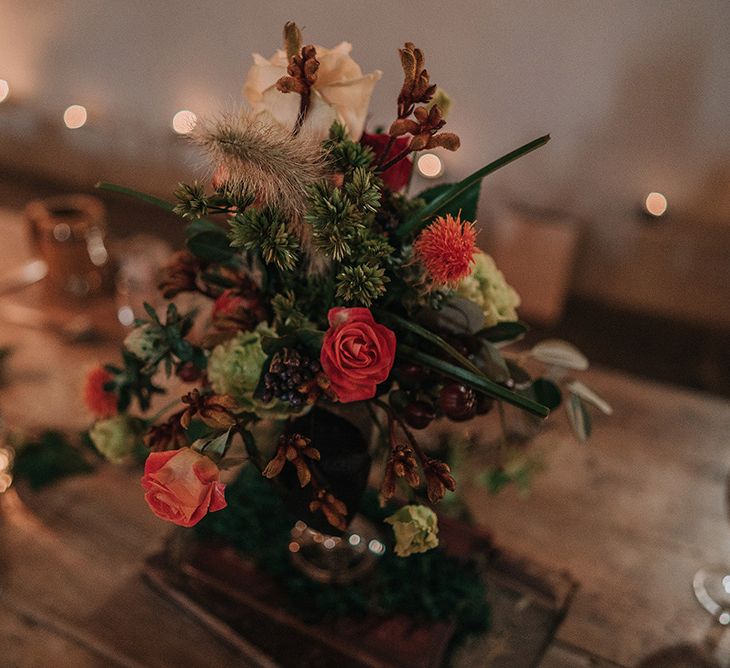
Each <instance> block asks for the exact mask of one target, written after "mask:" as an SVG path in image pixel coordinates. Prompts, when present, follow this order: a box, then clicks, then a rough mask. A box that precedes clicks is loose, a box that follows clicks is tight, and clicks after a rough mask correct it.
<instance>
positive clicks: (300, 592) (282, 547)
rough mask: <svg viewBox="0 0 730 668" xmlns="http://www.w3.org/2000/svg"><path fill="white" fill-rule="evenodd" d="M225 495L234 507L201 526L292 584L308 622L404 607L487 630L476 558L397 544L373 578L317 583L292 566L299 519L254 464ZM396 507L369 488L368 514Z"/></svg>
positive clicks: (375, 517)
mask: <svg viewBox="0 0 730 668" xmlns="http://www.w3.org/2000/svg"><path fill="white" fill-rule="evenodd" d="M226 498H227V500H228V508H226V509H225V510H222V511H220V512H218V513H211V514H209V515H208V516H206V517H205V518H204V519H203V521H201V522H200V524H198V525H197V527H196V529H195V531H196V533H197V534H198V536H200V537H201V538H206V537H212V536H216V537H222V538H224V539H225V540H226V541H227V542H229V543H230V544H232V545H233V546H234V547H235V548H236V549H238V550H239V551H240V552H242V553H243V554H245V555H247V556H249V557H251V558H253V559H254V560H255V561H256V563H257V565H258V567H259V568H261V569H262V570H264V571H266V572H268V573H269V574H271V575H272V576H274V577H276V579H277V581H278V582H279V583H281V585H282V586H283V587H284V588H285V589H286V591H287V594H288V598H289V601H290V604H291V606H290V607H291V610H292V612H294V613H295V614H297V615H299V616H300V617H302V618H303V619H304V620H305V621H309V622H317V621H321V620H325V619H327V618H336V617H342V616H360V615H365V614H367V613H370V612H376V613H380V614H383V615H389V614H398V613H401V614H405V615H408V616H410V617H413V618H414V619H417V620H423V621H432V620H448V621H453V622H455V623H456V625H457V635H458V636H460V637H463V636H464V635H467V634H469V633H478V632H484V631H486V630H487V628H488V624H489V608H488V605H487V603H486V591H485V586H484V583H483V581H482V579H481V577H480V576H479V573H478V570H477V567H476V564H475V563H474V562H473V561H471V560H461V559H456V558H454V557H451V556H448V555H447V554H446V553H445V552H444V551H443V550H441V549H440V548H437V549H434V550H431V551H429V552H426V553H425V554H418V555H413V556H411V557H408V558H405V559H404V558H401V557H398V556H396V555H395V553H394V552H393V550H392V546H391V549H389V550H388V552H387V553H386V554H385V555H384V556H383V557H382V558H381V559H380V561H379V563H378V566H377V568H376V570H375V571H374V572H373V574H372V575H371V576H370V577H368V578H366V579H364V580H362V581H359V582H355V583H352V584H350V585H326V584H321V583H317V582H314V581H312V580H311V579H309V578H308V577H306V576H305V575H303V574H302V573H300V572H299V571H298V570H296V569H295V568H294V567H293V566H292V565H291V563H290V561H289V552H288V550H287V544H288V543H289V540H290V538H289V532H290V530H291V527H292V524H293V522H294V519H293V518H292V517H291V515H289V513H288V512H287V510H286V508H285V507H284V504H283V502H282V501H281V499H280V498H279V497H278V496H277V494H276V492H275V491H274V489H273V487H272V486H271V485H270V484H269V483H268V482H267V481H265V480H264V479H263V478H262V477H261V476H260V474H259V473H258V472H257V471H256V470H255V469H254V468H253V467H248V468H246V469H244V471H243V472H242V474H241V475H240V477H239V478H238V480H236V481H235V482H234V483H232V484H231V485H229V486H228V488H227V490H226ZM394 509H395V508H394V507H386V508H380V507H379V505H378V501H377V497H376V494H375V493H368V494H366V496H365V499H364V500H363V503H362V505H361V512H362V514H363V515H364V516H365V517H366V518H367V519H369V520H371V521H372V522H374V523H376V524H380V523H382V521H383V520H384V519H385V517H387V516H388V515H390V514H391V513H392V512H393V511H394ZM384 528H385V529H386V530H387V529H388V527H387V526H386V525H384Z"/></svg>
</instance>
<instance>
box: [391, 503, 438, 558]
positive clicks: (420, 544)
mask: <svg viewBox="0 0 730 668" xmlns="http://www.w3.org/2000/svg"><path fill="white" fill-rule="evenodd" d="M385 521H386V522H387V523H388V524H391V525H392V526H393V533H395V553H396V554H397V555H398V556H399V557H407V556H409V555H411V554H417V553H418V552H428V551H429V550H431V549H433V548H434V547H438V544H439V539H438V532H439V528H438V519H437V518H436V513H434V512H433V510H431V509H430V508H427V507H426V506H416V505H411V506H403V507H402V508H401V509H400V510H398V511H396V512H395V513H393V514H392V515H391V516H390V517H388V518H386V520H385Z"/></svg>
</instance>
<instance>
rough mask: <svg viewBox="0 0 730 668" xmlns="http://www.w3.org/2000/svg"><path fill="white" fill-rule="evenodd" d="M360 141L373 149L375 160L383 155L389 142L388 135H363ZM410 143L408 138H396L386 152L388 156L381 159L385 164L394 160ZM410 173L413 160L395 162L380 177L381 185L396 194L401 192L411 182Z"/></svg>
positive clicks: (405, 159)
mask: <svg viewBox="0 0 730 668" xmlns="http://www.w3.org/2000/svg"><path fill="white" fill-rule="evenodd" d="M360 141H361V142H362V143H363V144H365V146H369V147H370V148H371V149H373V151H375V157H376V159H378V160H380V157H381V156H382V155H383V152H384V151H385V149H386V147H387V146H388V142H389V141H390V135H385V134H380V135H371V134H368V133H365V134H364V135H363V136H362V139H361V140H360ZM410 141H411V138H410V137H398V138H397V139H396V140H395V141H394V142H393V145H392V146H391V148H390V151H388V155H387V156H386V157H385V158H384V159H383V162H387V161H388V160H390V159H391V158H394V157H395V156H396V155H398V154H399V153H401V152H402V151H404V150H405V149H406V148H407V147H408V144H409V143H410ZM412 171H413V160H411V159H410V158H408V157H406V158H403V159H402V160H399V161H398V162H396V163H395V164H394V165H393V166H392V167H389V168H388V169H386V170H385V171H384V172H383V173H382V174H381V175H380V178H381V179H383V183H385V185H386V186H387V187H388V188H390V189H391V190H393V191H394V192H397V191H398V190H402V189H403V188H405V187H406V186H407V185H408V182H409V181H410V180H411V172H412Z"/></svg>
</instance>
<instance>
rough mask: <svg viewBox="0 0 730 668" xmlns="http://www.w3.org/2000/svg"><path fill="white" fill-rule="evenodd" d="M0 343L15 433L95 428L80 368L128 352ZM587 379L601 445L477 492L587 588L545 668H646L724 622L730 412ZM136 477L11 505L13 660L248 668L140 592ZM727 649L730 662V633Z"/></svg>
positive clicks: (4, 550) (8, 499) (617, 379)
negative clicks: (706, 569)
mask: <svg viewBox="0 0 730 668" xmlns="http://www.w3.org/2000/svg"><path fill="white" fill-rule="evenodd" d="M5 220H6V224H10V223H7V221H8V220H9V219H8V218H7V217H6V218H5ZM0 223H2V217H1V216H0ZM0 231H1V230H0ZM2 254H3V251H0V261H1V260H2ZM112 315H113V314H112ZM3 344H12V345H13V346H14V347H15V349H16V352H15V354H14V356H13V358H12V360H11V364H10V381H11V384H10V385H9V386H8V387H5V388H2V389H0V411H2V413H3V415H4V417H5V418H6V420H7V421H8V422H9V424H10V425H11V426H13V427H15V428H33V427H40V426H53V427H58V428H65V429H79V428H82V427H83V426H85V425H86V424H87V422H88V417H87V416H86V415H85V414H84V410H83V408H82V407H81V405H80V403H79V400H78V392H79V388H80V384H81V381H82V378H83V373H84V369H85V367H86V366H88V365H89V364H91V363H93V361H94V360H95V359H100V360H101V359H107V358H109V356H110V355H113V354H114V349H115V348H116V344H117V342H116V341H107V342H106V343H103V344H101V345H97V346H88V345H83V346H68V345H65V344H62V343H61V342H59V341H58V340H57V339H56V338H55V337H54V336H53V335H52V334H50V333H47V332H43V331H33V332H31V331H28V330H24V329H21V328H18V327H15V326H10V325H3V324H0V345H3ZM585 381H586V382H587V383H588V384H589V385H591V386H592V387H593V388H594V389H595V390H596V391H598V392H599V393H600V394H602V395H603V396H604V397H605V398H606V399H607V400H608V401H609V402H610V403H611V404H612V405H613V406H614V409H615V415H614V416H613V417H612V418H604V417H602V416H598V417H597V418H596V421H595V430H594V438H593V440H592V441H591V444H590V445H589V446H580V445H578V444H577V443H575V442H574V441H573V440H572V439H571V438H570V436H569V435H568V430H567V428H566V426H565V420H564V419H563V417H561V418H560V419H557V420H556V421H555V423H556V427H555V428H553V429H550V430H548V431H546V432H545V433H544V434H543V435H541V436H540V441H541V443H542V444H543V446H544V447H546V448H549V449H550V456H549V459H548V463H549V468H548V470H547V471H546V472H545V473H544V474H543V475H541V476H540V477H538V479H537V481H536V483H535V486H534V489H533V491H532V493H531V494H530V495H529V496H528V497H527V498H523V497H521V496H519V495H518V494H517V493H515V492H514V491H513V490H507V491H506V492H504V493H502V494H500V495H499V496H496V497H494V496H490V495H489V494H488V493H487V492H485V491H484V490H481V489H477V488H470V489H469V490H467V496H468V499H469V503H470V506H471V508H472V509H473V511H474V513H475V515H476V517H477V518H478V520H479V521H480V522H481V523H482V524H483V525H484V526H486V527H487V528H489V529H491V530H492V531H493V533H494V536H495V538H496V540H497V542H498V543H499V544H500V545H502V546H504V547H505V548H508V549H510V550H513V551H516V552H519V553H523V554H525V555H526V556H528V557H530V558H531V559H533V560H535V561H538V562H542V563H544V564H546V565H548V566H551V567H553V568H564V569H566V570H568V571H569V572H570V573H571V574H572V575H573V576H575V577H576V578H577V579H578V581H579V582H580V583H581V587H580V589H579V591H578V593H577V595H576V597H575V600H574V602H573V604H572V606H571V608H570V611H569V614H568V616H567V619H566V620H565V622H564V623H563V625H562V627H561V628H560V630H559V632H558V637H557V641H556V643H555V644H554V646H552V647H551V648H550V649H549V650H548V652H547V654H546V656H545V659H544V661H543V663H542V668H557V667H558V666H561V667H562V666H588V665H591V666H610V665H614V664H618V665H622V666H633V665H635V664H636V663H637V661H638V660H639V659H640V658H641V657H643V656H645V655H646V654H648V653H650V652H652V651H655V650H657V649H659V648H661V647H663V646H667V645H671V644H674V643H677V642H679V641H681V640H686V641H691V642H700V641H702V640H703V638H705V636H706V635H707V634H708V632H711V631H712V630H713V629H714V626H713V623H712V621H711V620H710V618H709V616H708V615H707V613H705V612H704V611H703V610H702V609H700V608H699V606H698V605H697V603H696V602H695V600H694V598H693V595H692V592H691V580H692V576H693V574H694V572H695V570H696V569H697V568H698V567H700V566H701V565H704V564H708V563H711V562H717V561H723V560H728V561H730V525H728V521H727V516H726V510H725V506H724V484H725V474H726V472H727V470H728V468H729V467H730V405H729V404H728V402H727V401H724V400H720V399H716V398H713V397H711V396H706V395H702V394H698V393H695V392H689V391H686V390H681V389H676V388H673V387H668V386H666V385H659V384H655V383H651V382H647V381H644V380H640V379H638V378H631V377H629V376H627V375H626V374H624V373H616V372H612V371H609V370H605V369H593V370H591V371H590V372H588V373H587V374H586V375H585ZM138 475H139V474H138V472H137V471H132V470H127V469H124V468H114V467H111V466H105V467H103V468H102V469H101V471H100V472H98V473H96V474H94V475H91V476H82V477H77V478H73V479H69V480H66V481H64V482H62V483H60V484H58V485H55V486H53V487H51V488H48V489H46V490H43V491H41V492H39V493H37V494H32V495H24V498H23V499H22V500H21V499H20V498H19V497H18V496H17V495H16V494H15V493H8V494H5V495H4V496H3V497H2V512H1V513H0V517H1V518H2V520H1V522H0V665H3V666H5V665H9V666H39V665H40V666H45V665H51V664H55V665H59V664H58V657H59V656H64V657H65V659H64V663H63V665H72V666H109V665H120V666H140V665H144V666H185V667H186V668H188V667H194V666H228V665H231V666H232V665H241V659H240V655H239V654H238V653H237V652H235V651H233V650H231V649H230V648H229V647H227V646H224V645H223V644H221V643H219V642H218V641H217V640H215V639H214V638H213V637H212V636H211V635H209V634H208V633H207V632H205V631H204V630H202V629H201V628H200V627H199V626H198V625H197V624H196V623H194V622H193V621H192V620H190V619H188V618H187V617H185V615H184V614H182V613H181V612H180V611H179V610H178V609H177V608H174V607H172V606H171V605H170V604H168V603H167V602H166V601H164V600H163V599H162V598H160V597H158V596H157V595H156V594H154V593H153V592H152V591H151V590H149V589H148V588H147V587H146V586H145V585H144V584H143V583H142V582H141V580H140V578H139V575H138V574H139V572H140V568H141V563H142V561H143V559H144V557H145V556H146V555H147V554H149V553H151V552H153V551H155V550H156V549H158V548H159V546H160V543H161V541H162V539H163V538H164V537H165V536H166V535H167V533H168V526H167V525H165V524H163V523H162V522H159V521H158V520H157V519H155V518H154V517H153V516H152V515H151V514H150V513H149V512H148V510H147V509H146V506H145V504H144V501H143V499H142V494H141V493H140V489H139V485H138V482H137V478H138ZM715 640H716V642H717V643H719V646H718V654H719V656H720V657H721V659H722V661H723V662H724V665H728V664H729V663H730V638H727V637H724V636H720V637H716V638H715Z"/></svg>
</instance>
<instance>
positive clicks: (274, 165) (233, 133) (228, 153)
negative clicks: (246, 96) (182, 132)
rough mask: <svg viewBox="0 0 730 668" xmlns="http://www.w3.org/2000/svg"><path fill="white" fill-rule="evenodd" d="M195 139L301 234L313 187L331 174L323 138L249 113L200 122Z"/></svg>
mask: <svg viewBox="0 0 730 668" xmlns="http://www.w3.org/2000/svg"><path fill="white" fill-rule="evenodd" d="M192 139H193V141H194V142H195V143H196V144H197V145H198V146H200V147H201V148H202V149H203V150H204V151H205V153H206V155H207V156H208V160H209V161H210V166H211V168H212V169H213V170H215V171H217V172H218V173H221V172H222V173H223V174H225V180H226V181H227V182H228V183H229V184H231V185H232V186H242V187H245V188H247V189H248V190H249V192H252V193H253V194H254V195H255V196H256V198H257V200H258V202H259V203H261V204H263V205H268V206H271V207H274V208H276V209H278V210H279V211H281V212H282V213H283V214H284V215H285V216H286V217H287V218H290V219H291V221H292V223H294V225H295V226H296V228H297V229H299V231H300V232H301V227H302V226H301V221H302V217H303V215H304V211H305V208H306V198H307V191H308V189H309V188H310V187H311V186H312V185H314V184H315V183H317V182H318V181H320V180H321V179H322V178H323V177H324V176H325V174H326V163H325V159H324V156H323V153H322V147H321V144H320V142H319V141H318V140H317V139H315V138H313V137H310V136H308V135H307V134H306V133H299V134H298V135H292V133H291V131H290V130H288V129H286V128H284V127H282V126H281V125H279V124H277V123H275V122H273V121H268V120H266V119H265V118H262V117H261V116H254V115H253V114H251V113H249V112H246V111H241V112H239V113H227V114H223V115H221V116H219V117H217V118H213V119H209V120H203V121H202V122H199V123H198V124H197V125H196V128H195V131H194V132H193V134H192Z"/></svg>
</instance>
